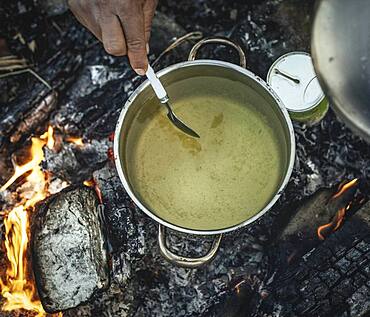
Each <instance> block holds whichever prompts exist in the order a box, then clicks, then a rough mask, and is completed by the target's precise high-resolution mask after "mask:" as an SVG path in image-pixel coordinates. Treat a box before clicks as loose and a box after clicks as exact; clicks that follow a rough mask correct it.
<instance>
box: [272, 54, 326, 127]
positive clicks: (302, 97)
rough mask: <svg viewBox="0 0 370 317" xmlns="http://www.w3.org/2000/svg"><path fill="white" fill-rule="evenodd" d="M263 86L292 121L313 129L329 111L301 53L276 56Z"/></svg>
mask: <svg viewBox="0 0 370 317" xmlns="http://www.w3.org/2000/svg"><path fill="white" fill-rule="evenodd" d="M267 82H268V84H269V85H270V86H271V88H272V89H273V90H274V91H275V92H276V94H277V95H278V97H279V98H280V99H281V101H282V102H283V104H284V105H285V107H286V108H287V110H288V112H289V114H290V117H291V118H292V119H293V120H295V121H300V122H305V123H306V124H308V125H314V124H316V123H318V122H320V121H321V120H322V119H323V118H324V116H325V114H326V113H327V111H328V109H329V101H328V99H327V98H326V97H325V95H324V92H323V91H322V89H321V87H320V84H319V81H318V79H317V76H316V73H315V70H314V68H313V64H312V59H311V56H310V55H309V54H307V53H305V52H291V53H288V54H285V55H283V56H280V57H279V58H278V59H277V60H276V61H275V62H274V63H273V64H272V65H271V67H270V70H269V72H268V74H267Z"/></svg>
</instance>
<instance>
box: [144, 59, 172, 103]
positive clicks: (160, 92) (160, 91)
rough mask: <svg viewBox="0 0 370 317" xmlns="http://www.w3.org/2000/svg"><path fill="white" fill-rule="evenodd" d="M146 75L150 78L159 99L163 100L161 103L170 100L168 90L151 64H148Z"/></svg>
mask: <svg viewBox="0 0 370 317" xmlns="http://www.w3.org/2000/svg"><path fill="white" fill-rule="evenodd" d="M145 75H146V77H147V78H148V79H149V81H150V84H151V85H152V87H153V90H154V92H155V94H156V95H157V97H158V99H159V100H160V101H161V103H166V102H167V101H168V96H167V92H166V90H165V89H164V87H163V85H162V83H161V81H160V80H159V79H158V77H157V75H156V74H155V72H154V70H153V68H152V67H151V66H150V65H148V70H147V71H146V73H145Z"/></svg>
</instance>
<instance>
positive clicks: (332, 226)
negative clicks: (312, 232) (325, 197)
mask: <svg viewBox="0 0 370 317" xmlns="http://www.w3.org/2000/svg"><path fill="white" fill-rule="evenodd" d="M357 182H358V179H357V178H355V179H353V180H351V181H350V182H348V183H342V184H341V185H340V186H339V189H338V191H337V192H336V193H335V194H334V195H333V197H331V198H330V200H335V199H337V198H339V197H340V196H341V195H343V194H344V193H345V192H346V191H348V190H349V189H350V188H352V187H353V186H356V184H357ZM351 205H352V201H350V202H349V203H348V204H347V206H345V207H341V208H340V209H339V210H338V212H337V213H336V214H335V216H334V217H333V220H332V221H331V222H329V223H327V224H325V225H322V226H320V227H318V228H317V235H318V237H319V239H320V240H324V239H325V236H326V235H327V233H326V234H325V233H324V232H333V231H336V230H338V228H339V227H340V226H341V225H342V223H343V221H344V219H345V216H346V213H347V212H348V211H349V210H350V208H351Z"/></svg>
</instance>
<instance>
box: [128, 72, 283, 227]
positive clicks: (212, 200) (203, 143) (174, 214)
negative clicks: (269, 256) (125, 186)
mask: <svg viewBox="0 0 370 317" xmlns="http://www.w3.org/2000/svg"><path fill="white" fill-rule="evenodd" d="M167 89H168V92H169V96H170V98H171V100H172V106H173V110H174V112H175V113H176V115H178V116H179V117H180V118H181V119H182V120H183V121H184V122H185V123H186V124H188V125H189V126H190V127H191V128H192V129H194V130H195V131H196V132H197V133H198V134H199V135H200V139H195V138H192V137H189V136H187V135H185V134H184V133H182V132H181V131H179V130H177V128H176V127H174V126H173V125H172V123H171V122H170V121H169V119H168V118H167V116H166V109H165V108H164V107H163V106H161V105H160V104H159V102H158V101H157V100H156V99H154V98H153V99H150V100H148V101H147V102H146V103H145V104H144V105H143V106H142V108H141V109H140V110H139V112H138V113H137V114H136V116H135V118H134V121H133V123H134V124H133V125H132V127H131V128H130V129H129V130H128V135H127V139H126V141H125V142H126V146H125V147H124V150H125V151H126V153H125V155H124V156H123V157H126V158H127V162H126V166H127V167H129V168H127V172H128V178H129V183H130V186H131V188H132V190H133V192H134V193H135V195H136V196H137V197H138V198H139V199H140V200H141V202H142V203H143V204H144V205H145V206H146V207H147V208H148V209H149V210H151V211H152V212H153V213H154V214H156V215H157V216H158V217H160V218H162V219H164V220H165V221H167V222H170V223H172V224H174V225H177V226H181V227H184V228H188V229H195V230H217V229H223V228H227V227H231V226H234V225H237V224H239V223H241V222H244V221H246V220H247V219H249V218H251V217H253V216H254V215H256V214H257V213H258V212H259V211H261V210H262V209H263V208H264V207H265V206H266V205H267V204H268V203H269V201H270V200H271V199H272V198H273V196H274V195H275V194H276V191H277V189H278V188H279V186H280V184H281V182H282V179H283V177H284V175H285V171H286V164H287V163H286V160H287V158H286V152H287V147H286V140H285V137H284V134H283V132H281V131H283V129H282V127H281V126H279V124H280V123H279V122H280V121H279V120H277V118H276V117H274V116H276V114H274V113H272V111H271V109H270V110H269V109H268V107H266V106H265V107H263V106H261V105H263V104H266V101H265V100H264V99H263V98H262V97H258V96H257V95H256V96H253V98H252V97H251V95H250V93H249V92H248V89H246V87H245V85H243V84H242V83H239V82H237V81H232V80H230V79H223V78H218V77H213V76H207V77H206V76H200V77H194V78H191V79H185V80H182V81H179V82H176V83H174V84H172V85H169V86H168V87H167ZM274 122H275V123H274ZM276 122H277V123H276Z"/></svg>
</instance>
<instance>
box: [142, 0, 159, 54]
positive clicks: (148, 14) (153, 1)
mask: <svg viewBox="0 0 370 317" xmlns="http://www.w3.org/2000/svg"><path fill="white" fill-rule="evenodd" d="M157 4H158V1H157V0H147V1H146V2H145V3H144V7H143V11H144V32H145V41H146V43H147V53H149V40H150V32H151V29H152V21H153V17H154V13H155V9H156V7H157Z"/></svg>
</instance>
